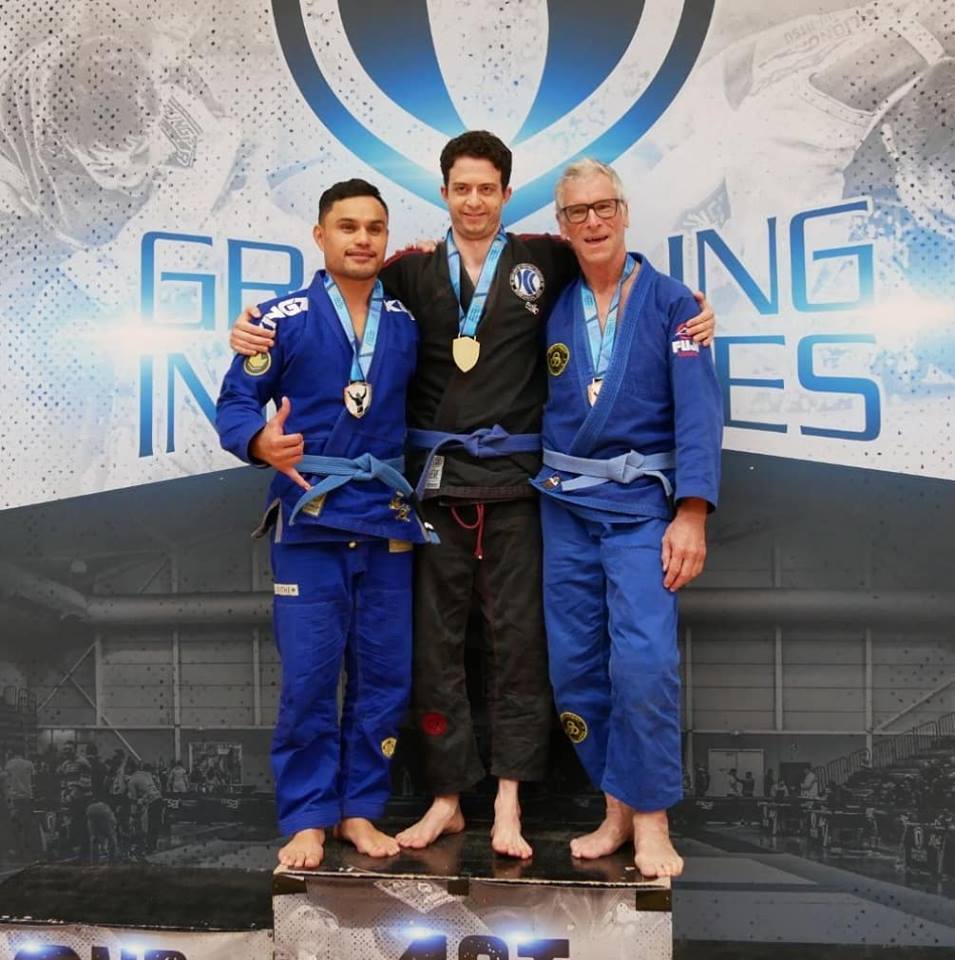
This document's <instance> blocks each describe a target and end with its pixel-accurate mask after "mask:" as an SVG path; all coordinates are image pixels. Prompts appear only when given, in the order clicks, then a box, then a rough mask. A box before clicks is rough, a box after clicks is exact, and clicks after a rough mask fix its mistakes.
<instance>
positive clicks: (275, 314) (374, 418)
mask: <svg viewBox="0 0 955 960" xmlns="http://www.w3.org/2000/svg"><path fill="white" fill-rule="evenodd" d="M259 309H260V310H261V311H262V319H261V320H260V321H259V322H260V323H261V324H262V325H263V326H267V327H270V328H271V329H273V330H275V333H276V336H275V343H274V345H273V347H272V349H271V351H270V352H269V354H268V355H265V354H259V355H258V356H256V357H249V358H246V357H241V356H237V357H236V358H235V359H234V360H233V361H232V366H231V367H230V368H229V371H228V373H226V375H225V379H224V380H223V383H222V391H221V393H220V394H219V400H218V403H217V404H216V429H217V430H218V432H219V438H220V441H221V443H222V446H223V447H224V448H225V449H226V450H228V451H230V452H231V453H234V454H235V455H236V456H237V457H239V459H241V460H244V461H245V462H246V463H251V462H253V461H252V459H251V457H250V454H249V443H250V442H251V440H252V438H253V437H254V436H255V434H256V433H258V431H259V430H261V429H262V428H263V427H264V426H265V423H266V417H265V414H264V412H263V407H264V406H265V404H266V403H267V402H268V401H269V400H273V401H274V402H275V403H276V405H278V404H280V403H281V400H282V397H288V398H289V402H290V403H291V407H292V410H291V414H290V416H289V418H288V420H287V421H286V423H285V432H286V433H301V434H303V436H304V438H305V454H306V456H308V455H317V456H324V457H343V458H349V459H354V458H356V457H360V456H362V455H363V454H371V455H372V456H374V457H376V458H378V459H379V460H393V459H395V458H398V457H401V456H402V455H403V454H404V448H405V396H406V393H407V389H408V382H409V380H410V379H411V376H412V374H413V373H414V368H415V362H416V359H417V348H418V331H417V326H416V324H415V322H414V318H413V317H412V316H411V314H410V313H409V312H408V311H407V310H406V309H405V307H404V306H403V305H402V304H401V302H400V301H398V300H391V299H386V300H385V301H384V304H383V308H382V311H381V321H380V326H379V330H378V340H377V345H376V347H375V354H374V358H373V359H372V363H371V368H370V369H369V371H368V381H369V383H371V386H372V401H371V406H370V408H369V410H368V412H367V413H366V414H365V416H364V417H362V418H361V419H358V418H356V417H353V416H352V415H351V414H350V413H348V411H347V410H346V409H345V406H344V402H343V399H342V391H343V389H344V387H345V385H346V384H347V383H348V381H349V374H350V372H351V365H352V357H353V352H352V347H351V345H350V344H349V342H348V341H347V339H346V337H345V333H344V331H343V330H342V327H341V324H340V322H339V320H338V316H337V315H336V313H335V308H334V307H333V306H332V303H331V300H329V298H328V294H327V293H326V291H325V285H324V271H321V270H320V271H318V273H316V274H315V277H314V279H313V280H312V283H311V286H309V287H308V288H307V289H306V290H300V291H298V292H296V293H293V294H290V295H289V296H286V297H281V298H279V299H275V300H269V301H267V302H265V303H262V304H260V305H259ZM301 472H302V473H303V475H304V476H305V478H306V479H307V480H308V481H309V482H310V483H312V484H313V485H314V484H315V483H317V482H318V479H320V478H316V477H315V476H310V475H309V474H308V473H307V472H306V471H301ZM303 492H304V491H303V490H302V488H301V487H299V486H297V485H296V484H295V483H294V482H293V481H292V480H290V479H289V478H288V477H286V476H285V475H284V474H282V473H278V472H276V474H275V476H274V477H273V478H272V484H271V486H270V488H269V497H268V511H267V514H266V518H265V521H264V527H268V525H270V524H274V525H275V540H276V542H283V543H303V542H314V541H316V540H342V539H344V540H347V539H352V538H353V536H354V535H359V536H368V537H387V538H390V539H396V540H410V541H412V542H415V543H423V542H425V540H426V537H425V534H424V531H423V530H422V527H421V523H420V522H419V520H418V518H417V516H416V514H415V511H414V510H413V508H412V504H411V503H410V502H409V500H407V499H406V498H405V497H404V496H402V495H399V494H398V493H397V492H396V491H395V490H394V489H392V488H390V487H388V486H386V485H385V484H384V483H383V482H381V481H380V480H377V479H372V480H365V481H361V480H352V481H350V482H349V483H347V484H346V485H345V486H342V487H339V488H338V489H336V490H332V491H331V492H329V493H328V494H326V495H325V496H324V497H323V498H321V499H319V500H316V501H314V502H313V503H312V504H310V505H309V506H308V507H307V508H305V509H302V510H300V511H299V513H298V515H297V517H296V518H295V522H294V525H291V526H289V523H288V520H289V517H290V516H291V514H292V510H293V509H294V507H295V505H296V503H297V502H298V501H299V498H300V497H301V495H302V493H303Z"/></svg>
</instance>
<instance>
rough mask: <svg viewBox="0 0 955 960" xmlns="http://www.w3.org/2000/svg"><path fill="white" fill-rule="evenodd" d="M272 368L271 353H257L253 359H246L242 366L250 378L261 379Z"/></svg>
mask: <svg viewBox="0 0 955 960" xmlns="http://www.w3.org/2000/svg"><path fill="white" fill-rule="evenodd" d="M271 366H272V355H271V354H269V353H256V354H253V355H252V356H251V357H246V358H245V363H243V364H242V369H243V370H244V371H245V372H246V373H247V374H248V375H249V376H250V377H261V376H262V375H263V374H265V373H268V372H269V367H271Z"/></svg>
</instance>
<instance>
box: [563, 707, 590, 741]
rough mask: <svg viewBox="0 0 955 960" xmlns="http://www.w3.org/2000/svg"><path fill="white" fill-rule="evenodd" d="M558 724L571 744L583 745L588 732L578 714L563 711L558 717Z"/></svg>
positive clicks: (584, 721) (585, 722)
mask: <svg viewBox="0 0 955 960" xmlns="http://www.w3.org/2000/svg"><path fill="white" fill-rule="evenodd" d="M560 722H561V725H562V726H563V728H564V733H566V734H567V738H568V739H569V740H570V742H571V743H583V742H584V740H586V739H587V734H588V733H589V732H590V731H589V730H588V729H587V721H586V720H584V718H583V717H582V716H580V715H579V714H576V713H569V712H566V711H565V712H564V713H562V714H561V715H560Z"/></svg>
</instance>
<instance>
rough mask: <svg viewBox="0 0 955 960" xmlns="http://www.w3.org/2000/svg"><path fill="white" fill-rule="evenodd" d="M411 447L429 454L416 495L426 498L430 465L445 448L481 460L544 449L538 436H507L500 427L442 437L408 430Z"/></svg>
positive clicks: (430, 431) (529, 434)
mask: <svg viewBox="0 0 955 960" xmlns="http://www.w3.org/2000/svg"><path fill="white" fill-rule="evenodd" d="M408 446H410V447H415V448H417V449H419V450H427V451H428V457H427V459H426V460H425V462H424V469H423V470H422V471H421V479H420V480H418V485H417V487H415V493H416V494H417V495H418V496H419V497H420V496H423V495H424V488H425V484H426V483H427V482H428V474H429V473H430V472H431V462H432V461H433V460H434V458H435V456H436V454H437V453H438V451H439V450H441V449H442V448H443V447H463V448H464V450H465V452H466V453H469V454H471V456H472V457H477V458H478V459H479V460H486V459H488V458H489V457H503V456H506V455H507V454H509V453H537V452H538V451H539V450H540V448H541V436H540V434H539V433H513V434H511V433H508V432H507V431H506V430H505V429H504V428H503V427H502V426H501V425H500V424H497V423H496V424H494V426H493V427H481V429H480V430H475V431H474V432H473V433H442V432H441V431H440V430H409V431H408Z"/></svg>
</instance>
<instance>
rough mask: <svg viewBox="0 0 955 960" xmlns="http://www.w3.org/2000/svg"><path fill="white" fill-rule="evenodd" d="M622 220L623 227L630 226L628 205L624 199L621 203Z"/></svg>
mask: <svg viewBox="0 0 955 960" xmlns="http://www.w3.org/2000/svg"><path fill="white" fill-rule="evenodd" d="M620 216H621V218H622V220H623V229H624V230H626V229H627V227H629V226H630V207H629V206H628V204H627V202H626V200H625V201H624V203H623V212H622V213H621V214H620Z"/></svg>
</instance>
